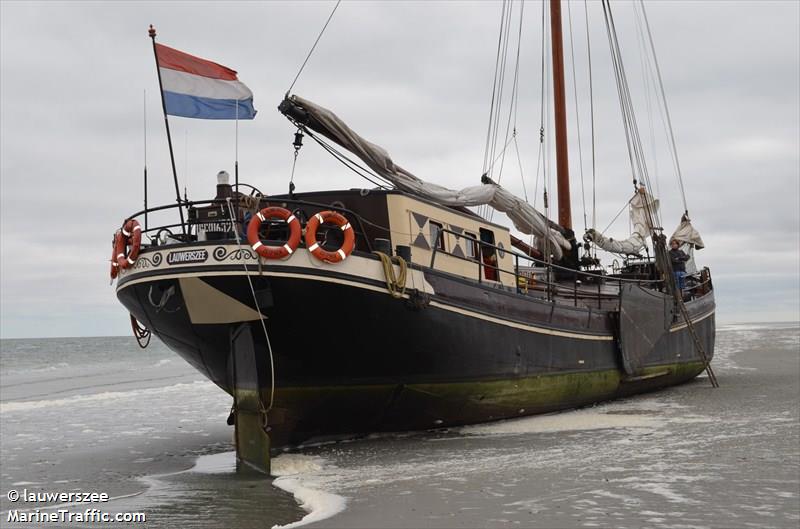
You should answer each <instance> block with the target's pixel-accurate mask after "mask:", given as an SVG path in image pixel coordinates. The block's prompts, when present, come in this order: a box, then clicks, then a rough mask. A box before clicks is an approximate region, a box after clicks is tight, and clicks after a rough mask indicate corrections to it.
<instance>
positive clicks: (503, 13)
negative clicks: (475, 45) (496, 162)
mask: <svg viewBox="0 0 800 529" xmlns="http://www.w3.org/2000/svg"><path fill="white" fill-rule="evenodd" d="M505 16H506V0H503V7H502V10H501V13H500V34H499V35H498V37H497V54H496V56H495V59H494V79H493V80H492V100H491V102H490V103H489V126H488V127H487V129H486V147H485V148H484V151H483V172H484V173H485V172H486V171H487V169H488V168H487V162H488V161H489V141H490V137H491V133H492V121H493V117H494V100H495V96H496V94H497V72H498V71H499V67H500V50H501V49H502V43H503V27H504V26H505Z"/></svg>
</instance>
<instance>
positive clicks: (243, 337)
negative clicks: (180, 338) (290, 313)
mask: <svg viewBox="0 0 800 529" xmlns="http://www.w3.org/2000/svg"><path fill="white" fill-rule="evenodd" d="M230 336H231V337H230V359H229V363H228V375H229V380H230V381H231V389H232V391H231V392H232V393H233V410H232V412H231V415H232V418H233V425H234V440H235V445H236V470H237V472H244V473H259V474H264V475H269V473H270V453H269V451H270V438H269V435H268V434H267V407H266V406H265V405H264V399H263V398H262V395H261V388H262V387H265V386H264V385H262V384H261V383H260V380H261V376H263V375H261V374H263V373H265V372H266V371H265V370H264V369H262V370H259V365H258V364H259V362H258V358H257V357H256V350H255V344H254V343H253V334H252V331H251V330H250V325H248V324H247V323H242V324H239V325H238V326H235V327H234V326H232V327H231V335H230ZM229 424H230V421H229Z"/></svg>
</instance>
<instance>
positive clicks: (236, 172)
mask: <svg viewBox="0 0 800 529" xmlns="http://www.w3.org/2000/svg"><path fill="white" fill-rule="evenodd" d="M233 167H234V171H233V172H234V178H235V179H236V193H239V100H238V99H237V100H236V140H235V146H234V164H233ZM237 196H238V194H237Z"/></svg>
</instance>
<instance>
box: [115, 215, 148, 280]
mask: <svg viewBox="0 0 800 529" xmlns="http://www.w3.org/2000/svg"><path fill="white" fill-rule="evenodd" d="M128 245H130V250H129V249H128ZM141 249H142V227H141V226H140V225H139V221H138V220H135V219H128V221H127V222H125V224H123V225H122V229H121V230H120V231H118V232H117V234H116V235H115V236H114V253H116V254H117V255H116V259H117V264H118V265H119V267H120V268H130V267H131V266H133V263H135V262H136V258H137V257H139V250H141Z"/></svg>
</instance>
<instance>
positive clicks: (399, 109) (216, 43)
mask: <svg viewBox="0 0 800 529" xmlns="http://www.w3.org/2000/svg"><path fill="white" fill-rule="evenodd" d="M612 5H613V6H614V13H615V17H616V18H617V26H618V27H617V30H618V32H619V34H620V41H621V45H622V48H623V55H624V60H625V65H626V68H627V69H628V80H629V83H630V86H631V91H632V92H633V93H634V94H635V96H634V97H635V98H636V104H637V108H636V111H637V116H638V117H639V120H640V127H641V132H642V136H643V139H644V141H645V144H646V148H647V149H648V164H649V169H650V172H651V174H653V175H657V177H658V178H657V180H658V191H659V193H658V194H659V196H660V198H661V199H662V204H663V219H664V223H665V228H666V230H667V231H668V232H671V231H672V230H673V229H674V227H675V226H676V225H677V222H678V220H679V216H680V213H681V211H682V209H683V207H682V204H681V200H680V194H679V191H678V187H677V184H676V179H675V175H674V171H673V170H672V169H671V165H670V163H669V158H668V151H667V150H666V148H665V146H666V142H665V136H664V129H663V125H662V123H661V118H660V117H659V114H658V113H657V112H656V111H655V110H653V111H652V112H651V113H648V111H647V99H646V98H645V97H644V96H643V94H647V93H648V92H647V91H646V90H645V88H646V86H645V84H644V78H643V76H642V70H641V64H642V58H641V54H640V47H639V44H638V40H637V39H638V37H637V32H636V26H635V24H634V17H633V7H632V4H630V3H627V2H622V1H617V2H614V3H613V4H612ZM799 5H800V4H799V3H798V2H796V1H786V2H721V1H715V2H701V1H691V2H676V1H669V2H648V3H647V12H648V16H649V19H650V24H651V28H652V31H653V37H654V39H655V44H656V48H657V52H658V58H659V62H660V66H661V69H662V73H663V77H664V84H665V89H666V93H667V98H668V102H669V106H670V109H671V111H672V121H673V125H674V128H675V134H676V141H677V146H678V153H679V156H680V160H681V165H682V168H683V172H684V180H685V185H686V192H687V199H688V207H689V211H690V214H691V216H692V219H693V221H694V224H695V226H696V228H697V229H699V230H700V232H701V234H702V235H703V238H704V239H705V242H706V245H707V248H706V249H705V250H702V251H701V252H698V254H697V258H698V261H699V264H700V265H701V266H702V265H706V266H710V267H711V269H712V274H713V276H714V278H715V284H716V288H717V300H718V315H719V319H720V320H721V321H723V322H725V321H727V322H735V321H787V320H798V318H799V316H798V312H799V309H800V307H799V306H800V286H799V285H798V283H799V279H798V276H799V275H800V271H799V267H800V258H799V255H800V254H799V252H798V246H799V245H800V219H799V215H800V214H799V213H798V211H799V210H800V204H799V203H798V202H799V201H800V198H799V197H800V189H799V188H798V180H799V176H800V157H799V155H798V152H799V151H800V101H799V100H798V99H799V97H800V96H799V95H798V94H800V85H799V83H800V79H799V77H800V73H799V70H798V61H799V59H798V55H799V53H800V52H799V51H798V50H799V49H800V42H799V40H798V35H799V34H800V7H798V6H799ZM518 6H519V4H517V7H515V11H514V13H515V14H514V16H515V19H514V20H515V22H514V24H516V20H517V18H516V17H517V16H518V14H519V11H518ZM332 7H333V3H331V2H298V3H284V2H263V3H259V2H244V3H235V2H217V3H208V2H207V3H193V2H152V3H147V2H136V3H122V2H113V3H110V2H109V3H101V2H86V3H81V2H64V3H56V2H43V3H36V2H8V1H2V2H0V60H1V61H2V64H1V65H0V175H1V178H2V181H1V190H0V191H1V193H0V194H1V195H2V199H1V200H2V203H1V204H0V207H1V209H0V215H2V219H1V222H0V244H1V245H2V252H1V253H2V255H1V257H0V259H1V262H0V323H1V325H0V336H2V337H4V338H11V337H33V336H66V335H117V334H127V333H129V332H130V329H129V324H128V317H127V313H126V311H125V309H124V308H123V307H122V306H121V305H120V304H119V303H118V302H117V300H116V297H115V293H114V288H113V287H112V286H109V280H108V257H109V254H110V245H111V236H112V233H113V231H114V229H115V228H116V227H118V226H119V224H120V222H121V221H122V220H123V219H124V217H125V216H126V215H128V214H130V213H132V212H134V211H136V210H139V209H141V205H142V182H141V176H142V168H143V164H144V160H143V151H144V149H143V145H144V140H143V130H144V126H143V116H144V111H143V99H144V93H145V91H146V115H147V137H148V139H147V145H148V168H149V175H150V181H151V187H150V199H151V204H154V203H156V202H160V203H169V202H171V201H174V194H173V188H172V180H171V174H170V169H169V158H168V151H167V145H166V137H165V132H164V126H163V118H162V116H161V108H160V102H159V95H158V84H157V78H156V70H155V67H154V61H153V55H152V48H151V44H150V40H149V38H148V37H147V26H148V24H150V23H152V24H154V25H155V26H156V28H157V30H158V40H159V42H162V43H164V44H167V45H169V46H172V47H175V48H178V49H181V50H184V51H187V52H189V53H192V54H195V55H199V56H202V57H206V58H209V59H212V60H215V61H217V62H219V63H221V64H224V65H227V66H229V67H231V68H234V69H236V70H238V72H239V78H240V80H241V81H243V82H244V83H246V84H247V85H248V86H249V87H250V89H251V90H252V91H253V93H254V95H255V107H256V108H257V109H258V110H259V114H258V116H257V117H256V119H255V120H254V121H251V122H242V123H240V137H239V138H240V141H239V159H240V167H241V176H242V180H243V181H247V182H250V183H252V184H254V185H256V186H257V187H259V188H261V189H262V190H263V191H264V192H266V193H280V192H285V191H286V189H287V185H288V179H289V171H290V168H291V157H292V149H291V141H292V139H293V132H294V131H293V130H292V128H291V126H290V124H289V123H288V122H287V121H286V119H285V118H283V117H282V116H281V115H280V114H279V113H278V112H277V111H276V110H275V108H276V106H277V105H278V103H279V102H280V100H281V98H282V97H283V94H284V92H285V91H286V90H287V88H288V87H289V84H290V83H291V80H292V78H293V77H294V75H295V73H296V72H297V69H298V68H299V66H300V64H301V63H302V61H303V58H304V57H305V55H306V53H307V51H308V48H309V47H310V45H311V43H312V42H313V40H314V38H315V37H316V35H317V33H318V31H319V29H320V27H321V26H322V24H323V23H324V21H325V19H326V18H327V16H328V14H329V13H330V10H331V8H332ZM564 9H565V13H564V15H565V21H564V23H565V25H567V19H566V15H567V11H566V6H565V8H564ZM583 10H584V4H583V2H575V3H572V4H571V11H572V17H573V25H574V28H575V39H574V43H575V55H576V62H575V67H576V72H577V75H576V81H577V91H578V105H577V108H578V111H579V114H578V115H579V116H580V119H581V141H582V144H583V147H584V148H583V152H582V154H583V159H584V160H583V161H584V163H583V165H584V179H585V181H586V185H585V193H586V200H587V201H588V202H589V203H591V192H592V189H591V185H590V183H589V182H590V179H591V171H590V165H591V164H590V162H589V160H590V158H591V150H590V148H589V147H590V143H591V141H590V132H589V126H588V124H589V114H588V110H589V97H588V82H587V79H588V77H587V61H586V37H585V26H584V21H585V18H584V15H583ZM588 10H589V17H588V18H589V25H590V28H591V31H590V42H591V46H592V54H593V61H592V65H593V69H594V92H595V94H594V95H595V97H594V106H595V120H596V152H597V172H596V174H597V182H598V185H597V190H596V193H597V225H598V226H597V227H598V228H599V229H603V228H605V227H606V226H607V225H608V223H609V222H610V221H611V219H612V218H613V217H614V215H615V214H616V213H617V211H619V209H620V208H621V207H622V206H623V205H624V204H625V202H626V201H627V199H628V198H629V195H630V193H631V183H630V168H629V166H628V157H627V152H626V150H625V140H624V134H623V129H622V125H621V120H620V112H619V106H618V103H617V99H616V92H615V87H614V80H613V75H612V70H611V68H610V58H609V52H608V44H607V41H606V35H605V28H604V24H603V20H602V10H601V8H600V5H599V4H597V3H590V4H589V5H588ZM499 17H500V3H499V2H470V3H461V2H441V3H435V2H399V1H398V2H376V3H368V2H347V1H345V2H343V3H342V4H341V6H340V7H339V9H338V11H337V13H336V15H335V17H334V18H333V21H332V22H331V24H330V26H329V28H328V31H327V32H326V34H325V35H324V36H323V38H322V40H321V42H320V44H319V46H318V48H317V51H316V52H315V54H314V55H313V56H312V57H311V60H310V61H309V63H308V65H307V67H306V69H305V71H304V73H303V75H302V76H301V77H300V80H299V81H298V83H297V84H296V86H295V88H294V90H293V91H294V92H295V93H297V94H300V95H302V96H304V97H306V98H308V99H311V100H313V101H315V102H317V103H319V104H321V105H323V106H326V107H328V108H330V109H332V110H334V111H335V112H337V113H338V114H339V115H340V116H341V117H342V118H344V119H345V120H346V121H347V122H348V123H349V124H350V125H351V126H352V127H353V128H354V129H355V130H357V131H359V132H360V133H361V134H362V135H363V136H365V137H367V138H369V139H370V140H372V141H374V142H376V143H378V144H380V145H382V146H384V147H385V148H386V149H388V150H389V152H390V153H391V154H392V155H393V157H394V159H395V161H396V162H398V163H399V164H400V165H402V166H403V167H405V168H406V169H408V170H410V171H412V172H414V173H415V174H417V175H418V176H420V177H422V178H425V179H428V180H433V181H436V182H438V183H441V184H444V185H447V186H450V187H465V186H467V185H474V184H476V183H477V182H478V181H479V178H480V174H481V169H482V161H483V155H484V142H485V135H486V126H487V120H488V113H489V101H490V98H491V88H492V75H493V71H494V64H495V52H496V43H497V26H498V23H499ZM566 36H567V37H568V36H569V32H568V29H567V32H566ZM540 41H541V4H540V3H539V2H534V1H530V2H527V3H526V4H525V12H524V25H523V37H522V51H521V66H520V84H519V87H520V109H519V113H518V116H517V130H518V140H519V146H520V150H521V151H522V154H521V158H522V159H521V162H522V167H523V171H522V175H521V174H520V169H519V164H518V163H517V159H516V157H515V156H511V157H510V158H508V160H507V165H506V168H505V170H504V172H503V183H504V184H505V185H507V186H508V187H509V189H511V190H512V191H514V192H517V193H520V194H521V193H522V192H523V188H522V178H523V177H524V179H525V182H526V189H527V191H528V193H529V194H531V195H533V194H534V190H536V194H537V196H540V195H541V189H542V188H541V186H542V184H541V182H540V183H539V186H538V188H537V187H536V186H535V177H536V153H537V147H538V129H539V122H540V114H539V105H540V83H541V76H540V68H541V62H540V61H541V47H540ZM567 46H568V47H567V54H568V58H569V44H568V43H567ZM512 47H513V43H512ZM567 69H568V72H569V75H568V77H567V82H568V86H569V89H570V92H569V112H570V122H569V127H570V140H571V143H572V147H571V160H570V165H571V175H572V181H573V186H572V187H573V197H572V198H573V216H574V219H575V220H574V223H575V226H576V231H577V232H579V234H580V232H582V230H583V212H584V209H583V207H582V200H581V191H580V189H581V185H580V167H579V166H580V164H579V158H578V150H577V146H576V143H577V135H576V128H577V127H576V126H575V110H576V107H575V101H574V99H573V96H572V86H573V85H572V76H571V63H570V62H568V64H567ZM509 82H510V81H509ZM654 101H655V100H652V101H651V104H655V103H654ZM504 108H507V107H504ZM170 122H171V125H172V134H173V139H174V145H175V151H176V161H177V165H178V171H179V178H180V185H181V188H183V187H184V186H185V187H187V188H188V194H189V197H190V198H194V199H206V198H211V197H212V196H213V192H214V184H215V174H216V172H217V171H218V170H220V169H227V170H229V171H231V172H232V169H233V160H234V124H233V122H219V121H200V120H189V119H183V118H172V119H171V120H170ZM651 122H652V124H653V127H652V130H653V131H654V132H653V141H652V142H651V139H650V130H651V129H650V123H651ZM548 129H549V127H548ZM306 143H307V145H306V146H305V147H304V148H303V149H302V151H301V153H300V158H299V160H298V166H297V173H296V176H295V182H296V184H297V187H298V191H310V190H316V189H336V188H350V187H365V186H368V185H369V184H367V183H366V182H364V181H363V180H361V179H359V177H357V176H356V175H354V174H352V173H349V172H348V171H347V170H346V169H344V168H343V167H342V166H341V165H339V164H338V162H336V161H335V160H333V159H331V158H330V157H329V156H327V155H326V154H325V153H324V152H322V150H321V149H320V148H319V147H318V146H317V145H316V144H314V143H313V142H311V141H307V142H306ZM652 144H655V149H653V148H652V147H651V146H652ZM531 200H533V196H531ZM537 200H538V202H537V204H538V205H541V198H538V199H537ZM587 216H588V218H589V221H590V223H591V210H590V209H589V211H587ZM495 220H497V216H495ZM502 221H503V222H506V221H505V220H502ZM609 234H610V235H612V236H615V237H627V236H628V226H627V221H626V220H625V217H624V216H623V217H622V218H621V220H619V221H617V222H616V223H615V224H614V225H613V226H612V227H611V228H610V229H609Z"/></svg>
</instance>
